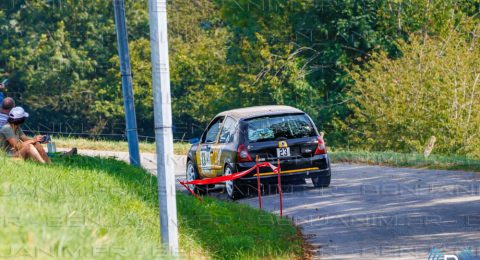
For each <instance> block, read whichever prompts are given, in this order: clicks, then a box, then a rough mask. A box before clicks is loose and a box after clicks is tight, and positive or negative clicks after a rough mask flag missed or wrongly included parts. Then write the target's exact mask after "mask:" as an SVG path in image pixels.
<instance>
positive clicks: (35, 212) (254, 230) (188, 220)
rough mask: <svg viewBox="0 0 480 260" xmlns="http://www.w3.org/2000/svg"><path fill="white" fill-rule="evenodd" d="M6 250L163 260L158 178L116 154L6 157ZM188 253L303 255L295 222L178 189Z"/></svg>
mask: <svg viewBox="0 0 480 260" xmlns="http://www.w3.org/2000/svg"><path fill="white" fill-rule="evenodd" d="M0 161H1V162H0V163H2V171H1V173H0V199H1V202H0V212H2V224H3V226H2V228H1V229H0V254H1V255H2V257H6V258H9V257H12V258H13V257H15V258H17V257H38V258H50V257H54V258H62V259H63V258H103V259H111V258H134V259H137V258H147V259H151V258H154V257H155V258H158V257H161V256H162V255H163V252H162V250H161V248H160V246H159V243H160V242H159V236H160V234H159V223H158V222H159V218H158V204H157V202H158V198H157V185H156V178H155V177H153V176H151V175H149V174H147V173H146V172H145V171H143V170H141V169H137V168H133V167H131V166H129V165H127V164H125V163H123V162H119V161H116V160H113V159H101V158H89V157H73V158H65V159H56V160H55V161H54V164H53V165H38V164H35V163H31V162H24V161H14V160H11V159H8V158H5V157H0ZM177 204H178V221H179V233H180V247H181V250H182V252H183V256H184V257H187V258H195V259H196V258H205V257H206V258H220V259H232V258H242V259H245V258H250V259H251V258H270V259H272V258H284V259H288V258H302V257H303V249H302V239H301V237H299V236H298V234H297V233H296V228H295V227H294V226H293V225H292V223H291V222H290V221H289V220H285V219H279V218H278V217H277V216H275V215H273V214H270V213H267V212H264V211H261V210H257V209H253V208H250V207H247V206H245V205H240V204H236V203H232V202H227V201H219V200H216V199H213V198H205V203H201V202H199V201H197V200H196V199H195V198H194V197H192V196H189V195H186V194H182V193H180V194H177Z"/></svg>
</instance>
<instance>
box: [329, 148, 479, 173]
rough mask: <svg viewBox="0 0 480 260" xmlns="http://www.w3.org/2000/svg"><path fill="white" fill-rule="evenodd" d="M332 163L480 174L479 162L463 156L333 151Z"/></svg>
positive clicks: (331, 154)
mask: <svg viewBox="0 0 480 260" xmlns="http://www.w3.org/2000/svg"><path fill="white" fill-rule="evenodd" d="M329 155H330V158H331V159H332V162H334V163H339V162H349V163H364V164H374V165H386V166H399V167H415V168H429V169H444V170H464V171H474V172H480V160H476V159H472V158H468V157H464V156H442V155H430V156H429V157H427V158H425V157H424V156H423V154H418V153H409V154H407V153H395V152H365V151H334V152H329Z"/></svg>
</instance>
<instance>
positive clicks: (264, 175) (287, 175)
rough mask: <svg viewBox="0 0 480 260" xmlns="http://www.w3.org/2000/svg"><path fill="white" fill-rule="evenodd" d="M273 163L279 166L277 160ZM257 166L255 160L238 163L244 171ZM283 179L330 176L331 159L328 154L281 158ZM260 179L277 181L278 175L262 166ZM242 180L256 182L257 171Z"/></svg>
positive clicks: (272, 162)
mask: <svg viewBox="0 0 480 260" xmlns="http://www.w3.org/2000/svg"><path fill="white" fill-rule="evenodd" d="M270 163H271V164H273V165H275V166H277V162H276V161H271V162H270ZM253 166H255V162H247V163H238V164H237V165H236V167H237V170H238V171H239V172H240V171H244V170H247V169H249V168H251V167H253ZM280 168H281V177H282V181H283V180H285V181H289V180H295V179H297V180H298V179H305V178H315V177H319V176H329V175H330V174H331V171H330V159H329V157H328V154H324V155H323V154H322V155H315V156H313V157H311V158H301V159H282V160H280ZM259 172H260V179H261V181H262V182H276V181H277V178H278V175H277V174H276V173H273V170H272V169H271V168H268V167H264V168H260V169H259ZM239 181H241V182H256V181H257V172H256V170H254V171H253V172H252V173H250V174H248V175H247V176H245V177H242V178H240V179H239Z"/></svg>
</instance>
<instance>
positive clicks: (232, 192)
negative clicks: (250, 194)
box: [223, 165, 245, 200]
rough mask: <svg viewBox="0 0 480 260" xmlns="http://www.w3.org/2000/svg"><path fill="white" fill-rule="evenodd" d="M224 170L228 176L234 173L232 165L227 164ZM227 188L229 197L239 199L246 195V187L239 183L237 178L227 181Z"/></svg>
mask: <svg viewBox="0 0 480 260" xmlns="http://www.w3.org/2000/svg"><path fill="white" fill-rule="evenodd" d="M223 172H224V175H225V176H228V175H230V174H232V173H234V171H233V169H232V167H230V166H229V165H226V166H225V169H224V171H223ZM225 190H226V191H227V195H228V197H229V198H230V199H232V200H238V199H241V198H243V197H245V192H244V187H243V186H241V185H239V183H238V181H237V180H233V181H226V182H225Z"/></svg>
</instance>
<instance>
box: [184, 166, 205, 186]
mask: <svg viewBox="0 0 480 260" xmlns="http://www.w3.org/2000/svg"><path fill="white" fill-rule="evenodd" d="M198 179H199V177H198V173H197V170H196V169H195V165H194V164H193V162H192V161H188V163H187V181H194V180H198ZM187 185H188V188H190V189H191V190H192V191H193V192H195V193H197V194H205V193H206V189H205V188H204V187H202V186H203V185H195V184H187Z"/></svg>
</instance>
